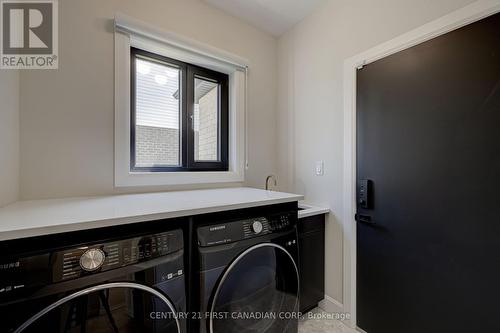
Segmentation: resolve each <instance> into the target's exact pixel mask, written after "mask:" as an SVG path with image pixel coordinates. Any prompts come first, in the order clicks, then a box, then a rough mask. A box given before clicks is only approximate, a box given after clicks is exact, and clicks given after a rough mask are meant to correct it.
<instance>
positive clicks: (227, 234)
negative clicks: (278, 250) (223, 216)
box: [197, 213, 297, 246]
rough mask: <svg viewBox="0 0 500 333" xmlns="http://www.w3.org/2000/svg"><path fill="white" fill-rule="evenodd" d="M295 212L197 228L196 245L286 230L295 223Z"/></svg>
mask: <svg viewBox="0 0 500 333" xmlns="http://www.w3.org/2000/svg"><path fill="white" fill-rule="evenodd" d="M293 216H295V217H296V216H297V213H284V214H276V215H271V216H267V217H256V218H251V219H245V220H239V221H231V222H225V223H220V224H214V225H210V226H203V227H199V228H198V229H197V236H198V245H200V246H213V245H221V244H227V243H231V242H236V241H239V240H244V239H249V238H254V237H259V236H262V235H267V234H270V233H275V232H281V231H286V230H288V229H290V228H292V227H293V226H294V225H295V222H296V218H295V219H294V218H293Z"/></svg>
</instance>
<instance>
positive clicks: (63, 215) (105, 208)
mask: <svg viewBox="0 0 500 333" xmlns="http://www.w3.org/2000/svg"><path fill="white" fill-rule="evenodd" d="M302 199H303V196H302V195H297V194H290V193H282V192H274V191H265V190H259V189H254V188H248V187H238V188H226V189H211V190H196V191H176V192H162V193H146V194H124V195H114V196H103V197H87V198H70V199H53V200H33V201H20V202H17V203H14V204H12V205H9V206H6V207H4V208H0V241H2V240H9V239H17V238H25V237H32V236H41V235H48V234H54V233H61V232H69V231H76V230H84V229H93V228H101V227H109V226H115V225H120V224H128V223H136V222H144V221H153V220H160V219H168V218H175V217H182V216H191V215H198V214H206V213H213V212H220V211H225V210H234V209H241V208H249V207H257V206H264V205H272V204H279V203H285V202H293V201H299V200H302Z"/></svg>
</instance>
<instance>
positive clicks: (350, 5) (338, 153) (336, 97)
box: [277, 0, 473, 302]
mask: <svg viewBox="0 0 500 333" xmlns="http://www.w3.org/2000/svg"><path fill="white" fill-rule="evenodd" d="M471 2H473V1H471V0H377V1H373V0H329V1H327V2H326V3H325V4H324V5H323V6H321V7H320V8H318V9H317V10H316V11H315V12H314V13H313V14H312V15H310V16H309V17H308V18H306V19H305V20H304V21H303V22H301V23H300V24H299V25H297V26H296V27H295V28H294V29H293V30H292V31H290V32H288V33H287V34H286V35H284V36H282V37H281V38H280V40H279V47H278V63H279V72H278V94H279V97H278V119H279V121H278V129H279V130H278V134H277V139H278V143H279V144H278V153H279V162H278V170H279V175H280V176H281V177H280V178H281V179H285V180H287V181H286V184H283V183H282V185H283V188H286V189H287V190H290V191H294V192H299V193H303V194H305V195H306V198H307V200H308V201H310V202H312V203H316V204H319V205H324V206H327V207H330V208H331V209H332V211H333V214H331V215H330V218H329V220H328V224H327V235H326V293H327V295H329V296H331V297H333V298H334V299H335V300H337V301H339V302H342V301H343V299H342V230H341V227H340V223H339V218H340V216H342V172H343V170H342V164H343V161H342V151H343V147H342V140H343V139H342V135H343V128H342V122H343V119H342V94H343V91H342V84H343V81H342V80H343V77H342V76H343V72H342V71H343V61H344V59H346V58H348V57H350V56H353V55H355V54H357V53H360V52H362V51H364V50H367V49H369V48H371V47H373V46H375V45H377V44H380V43H381V42H384V41H387V40H389V39H391V38H393V37H396V36H398V35H400V34H402V33H404V32H407V31H409V30H411V29H413V28H416V27H418V26H421V25H423V24H425V23H427V22H429V21H432V20H433V19H436V18H438V17H440V16H442V15H444V14H446V13H448V12H451V11H453V10H455V9H458V8H460V7H462V6H464V5H466V4H468V3H471ZM317 160H324V161H325V175H324V176H323V177H317V176H315V175H314V161H317Z"/></svg>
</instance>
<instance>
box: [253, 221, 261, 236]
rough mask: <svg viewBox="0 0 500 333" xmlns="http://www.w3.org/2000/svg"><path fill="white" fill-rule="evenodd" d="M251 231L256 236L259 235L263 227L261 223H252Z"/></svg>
mask: <svg viewBox="0 0 500 333" xmlns="http://www.w3.org/2000/svg"><path fill="white" fill-rule="evenodd" d="M252 229H253V232H255V233H256V234H260V233H261V232H262V229H264V226H263V225H262V222H260V221H254V222H253V223H252Z"/></svg>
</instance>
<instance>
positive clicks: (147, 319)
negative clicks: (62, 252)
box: [0, 262, 185, 333]
mask: <svg viewBox="0 0 500 333" xmlns="http://www.w3.org/2000/svg"><path fill="white" fill-rule="evenodd" d="M148 265H149V263H141V264H137V265H133V266H129V267H126V268H124V269H118V270H114V271H111V272H105V273H100V274H95V275H92V276H86V277H83V278H79V279H75V280H71V281H65V282H61V283H55V284H52V285H48V286H46V287H43V288H41V289H39V290H36V291H35V292H33V293H29V294H26V295H23V297H13V298H12V299H11V300H10V301H7V300H3V301H2V303H1V304H0V313H1V314H2V315H1V317H2V326H1V327H2V329H1V331H7V332H23V333H27V332H51V333H57V332H89V333H90V332H91V333H101V332H113V333H116V332H120V333H121V332H127V333H128V332H141V333H143V332H162V333H164V332H166V333H179V332H184V331H185V328H184V327H185V323H184V321H182V320H179V319H178V314H179V313H178V311H180V312H182V311H185V296H184V293H185V284H184V275H180V276H177V277H174V278H170V279H169V278H168V276H167V275H168V274H167V273H169V272H170V269H169V268H168V262H167V263H165V264H164V265H151V266H150V267H149V268H146V266H148ZM145 268H146V269H145ZM7 313H9V315H6V314H7ZM4 317H5V318H4Z"/></svg>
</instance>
